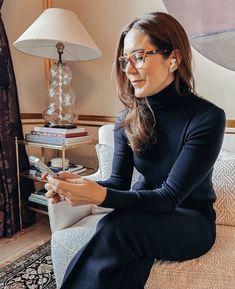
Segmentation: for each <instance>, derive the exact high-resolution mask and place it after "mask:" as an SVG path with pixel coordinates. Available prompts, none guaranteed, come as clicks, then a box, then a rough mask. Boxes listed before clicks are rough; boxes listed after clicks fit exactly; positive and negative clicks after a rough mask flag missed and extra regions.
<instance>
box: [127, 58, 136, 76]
mask: <svg viewBox="0 0 235 289" xmlns="http://www.w3.org/2000/svg"><path fill="white" fill-rule="evenodd" d="M125 72H126V74H134V73H137V72H138V71H137V69H136V68H135V66H134V64H133V63H132V62H131V61H128V62H127V65H126V71H125Z"/></svg>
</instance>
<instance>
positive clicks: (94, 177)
mask: <svg viewBox="0 0 235 289" xmlns="http://www.w3.org/2000/svg"><path fill="white" fill-rule="evenodd" d="M84 178H86V179H89V180H92V181H100V180H101V174H100V169H99V170H98V171H97V172H95V173H94V174H91V175H87V176H84Z"/></svg>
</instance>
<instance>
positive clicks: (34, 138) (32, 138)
mask: <svg viewBox="0 0 235 289" xmlns="http://www.w3.org/2000/svg"><path fill="white" fill-rule="evenodd" d="M25 140H26V141H29V142H36V143H44V144H52V145H69V144H76V143H81V142H87V141H91V140H92V137H91V135H86V136H79V137H72V138H60V137H53V136H45V135H39V134H31V133H26V134H25Z"/></svg>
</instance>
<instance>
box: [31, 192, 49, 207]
mask: <svg viewBox="0 0 235 289" xmlns="http://www.w3.org/2000/svg"><path fill="white" fill-rule="evenodd" d="M28 200H29V201H30V202H32V203H38V204H41V205H44V206H48V202H47V199H44V200H43V199H40V198H36V197H34V196H31V195H30V196H29V198H28Z"/></svg>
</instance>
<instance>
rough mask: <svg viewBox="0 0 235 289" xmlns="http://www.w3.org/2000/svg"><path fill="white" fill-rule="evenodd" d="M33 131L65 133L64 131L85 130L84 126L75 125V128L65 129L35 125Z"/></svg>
mask: <svg viewBox="0 0 235 289" xmlns="http://www.w3.org/2000/svg"><path fill="white" fill-rule="evenodd" d="M34 131H40V132H49V133H62V134H66V133H78V132H85V128H84V127H77V128H73V129H65V128H53V127H44V126H35V127H34Z"/></svg>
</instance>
